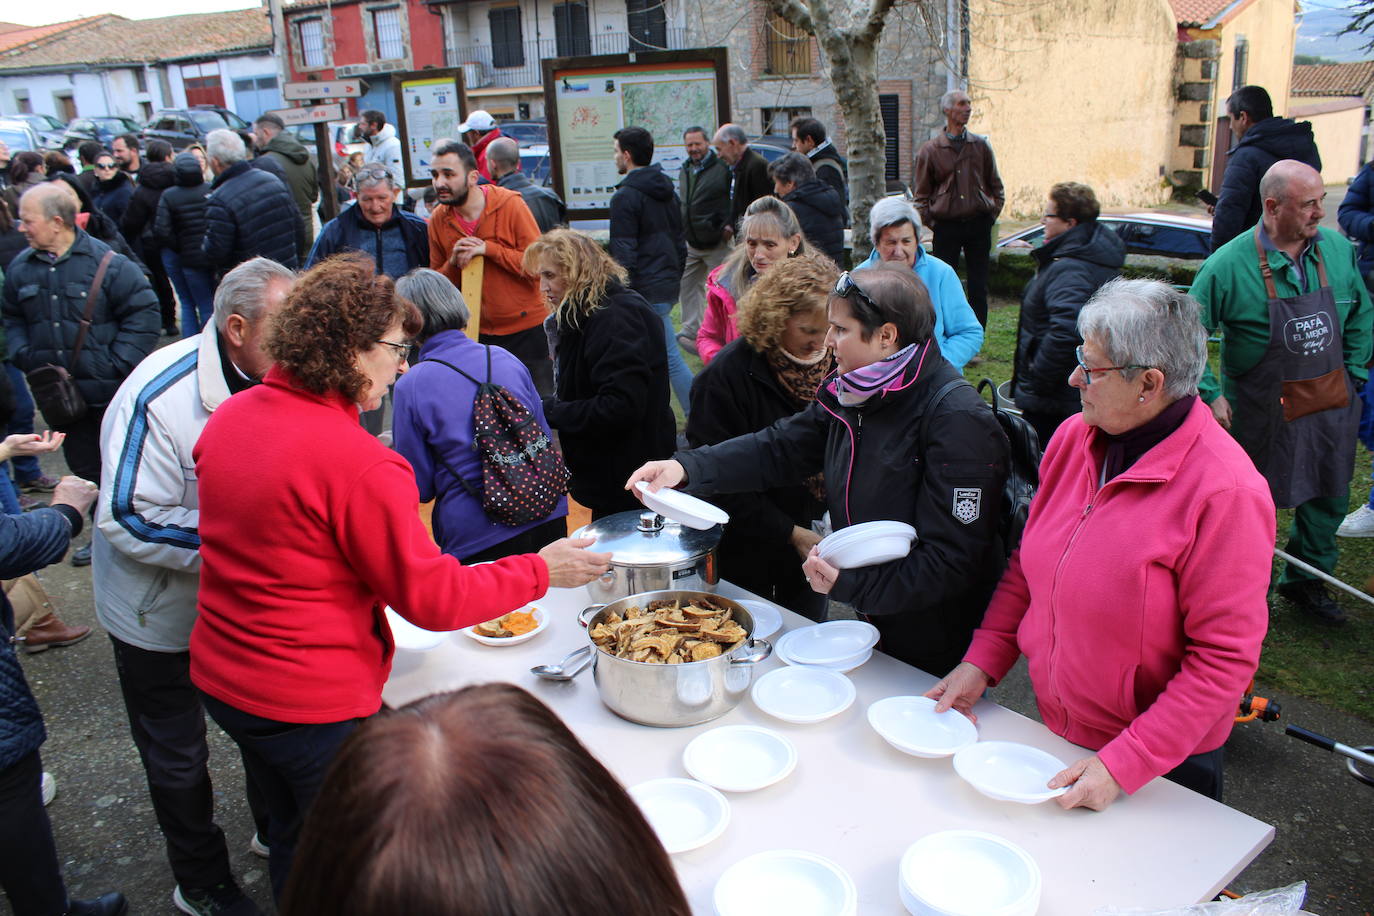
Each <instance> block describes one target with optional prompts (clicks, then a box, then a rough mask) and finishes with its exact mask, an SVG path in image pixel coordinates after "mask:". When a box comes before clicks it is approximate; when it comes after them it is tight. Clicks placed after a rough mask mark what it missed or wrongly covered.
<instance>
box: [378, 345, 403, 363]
mask: <svg viewBox="0 0 1374 916" xmlns="http://www.w3.org/2000/svg"><path fill="white" fill-rule="evenodd" d="M376 342H377V343H379V344H381V345H382V346H384V347H390V348H391V352H392V353H394V354H395V355H396V362H397V364H398V365H399V364H400V363H403V362H405V361H406V358H407V357H408V356H410V344H408V343H393V342H392V341H389V340H378V341H376Z"/></svg>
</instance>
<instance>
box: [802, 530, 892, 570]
mask: <svg viewBox="0 0 1374 916" xmlns="http://www.w3.org/2000/svg"><path fill="white" fill-rule="evenodd" d="M915 540H916V529H915V528H913V527H911V526H910V525H908V524H906V523H905V522H863V523H861V524H858V525H851V526H850V527H848V528H842V529H841V530H839V531H837V532H835V533H834V534H832V535H830V536H829V537H826V538H824V539H823V540H822V541H821V542H820V543H819V544H817V545H816V547H817V549H818V551H819V553H820V557H821V559H823V560H825V561H826V562H827V563H829V564H830V565H831V566H834V567H836V568H838V569H857V568H858V567H861V566H874V565H876V564H878V563H887V562H890V561H892V560H899V559H901V558H902V557H904V556H906V555H907V554H908V553H910V552H911V544H912V542H914V541H915Z"/></svg>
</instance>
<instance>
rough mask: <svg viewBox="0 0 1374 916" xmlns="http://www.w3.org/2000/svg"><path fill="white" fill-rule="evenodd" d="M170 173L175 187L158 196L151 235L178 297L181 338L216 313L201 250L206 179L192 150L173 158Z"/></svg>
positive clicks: (195, 331)
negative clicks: (159, 250)
mask: <svg viewBox="0 0 1374 916" xmlns="http://www.w3.org/2000/svg"><path fill="white" fill-rule="evenodd" d="M172 175H173V180H174V181H175V182H176V183H175V186H173V187H170V188H168V189H167V190H165V191H163V192H162V196H161V197H160V198H158V202H157V216H156V218H155V219H154V220H153V238H154V239H156V240H157V244H158V247H159V248H160V249H161V256H162V266H163V268H165V269H166V271H167V277H168V279H170V280H171V281H172V286H173V287H175V288H176V291H177V298H178V299H180V300H181V336H182V337H190V336H192V335H193V334H199V333H200V330H201V328H203V327H204V326H205V322H207V321H209V320H210V316H211V315H213V314H214V311H215V278H214V276H213V275H212V274H211V273H210V270H209V265H208V264H207V263H206V261H205V255H204V254H202V253H201V250H200V240H201V239H203V238H205V199H206V198H207V197H209V196H210V183H209V182H208V181H206V180H205V173H204V170H203V169H202V167H201V164H200V160H199V158H197V157H196V156H195V155H194V154H193V153H181V154H180V155H178V156H177V157H176V159H175V160H173V162H172Z"/></svg>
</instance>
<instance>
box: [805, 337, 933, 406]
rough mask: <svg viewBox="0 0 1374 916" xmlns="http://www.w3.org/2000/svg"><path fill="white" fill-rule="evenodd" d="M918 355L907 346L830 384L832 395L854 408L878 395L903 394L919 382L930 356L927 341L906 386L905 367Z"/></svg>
mask: <svg viewBox="0 0 1374 916" xmlns="http://www.w3.org/2000/svg"><path fill="white" fill-rule="evenodd" d="M932 339H933V338H932ZM916 352H917V350H916V345H915V344H914V343H913V344H907V345H906V346H905V347H902V349H900V350H898V351H897V352H896V353H893V354H892V355H891V356H886V357H884V358H882V359H880V360H878V361H877V362H876V363H869V364H868V365H867V366H862V367H860V368H858V369H854V370H852V371H849V372H846V373H844V374H843V375H838V376H836V377H835V378H834V379H833V380H831V382H830V386H829V388H830V393H831V394H833V395H834V396H835V397H836V399H838V400H839V402H840V403H841V404H842V405H844V406H845V407H854V406H856V405H858V404H862V403H864V402H865V401H867V400H868V399H869V398H871V397H873V395H875V394H886V393H887V392H889V391H901V390H902V389H903V388H905V387H907V386H908V385H910V384H911V383H912V382H914V381H916V378H917V377H918V376H919V375H920V374H921V367H922V366H923V365H925V361H926V354H927V353H928V352H930V340H927V341H926V342H925V343H924V344H923V345H922V346H921V348H920V354H921V359H920V361H919V362H917V363H916V371H915V372H914V373H912V375H911V378H910V379H909V380H908V381H906V382H903V381H902V376H903V375H904V374H905V373H906V367H907V365H908V364H909V363H910V362H911V360H912V358H913V357H914V356H915V355H916Z"/></svg>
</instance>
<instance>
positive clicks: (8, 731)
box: [0, 508, 72, 771]
mask: <svg viewBox="0 0 1374 916" xmlns="http://www.w3.org/2000/svg"><path fill="white" fill-rule="evenodd" d="M71 540H72V525H71V522H69V521H67V519H66V517H65V516H63V514H62V513H61V512H59V511H58V510H56V509H47V508H44V509H36V510H34V511H33V512H29V513H27V514H26V515H0V579H17V578H18V577H20V576H23V575H27V574H28V573H31V572H34V571H35V570H39V569H42V568H43V567H44V566H47V565H49V564H51V563H56V562H57V561H58V560H60V559H62V554H64V553H66V552H67V547H68V545H70V544H71ZM13 634H14V609H13V608H12V607H10V600H9V598H7V597H5V595H4V594H3V592H0V771H3V770H6V769H8V768H9V767H11V766H13V765H14V764H16V763H18V762H19V761H20V760H21V759H23V758H24V756H25V755H27V754H30V753H32V752H33V751H36V750H37V749H38V746H39V745H41V744H42V743H43V739H44V738H45V737H47V735H46V733H45V732H44V731H43V715H42V713H40V712H39V711H38V702H37V701H36V700H34V698H33V692H32V691H31V690H29V683H28V681H26V680H24V669H23V668H21V667H20V665H19V658H18V657H17V656H16V655H15V651H14V646H13V645H12V644H11V643H10V636H12V635H13Z"/></svg>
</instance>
